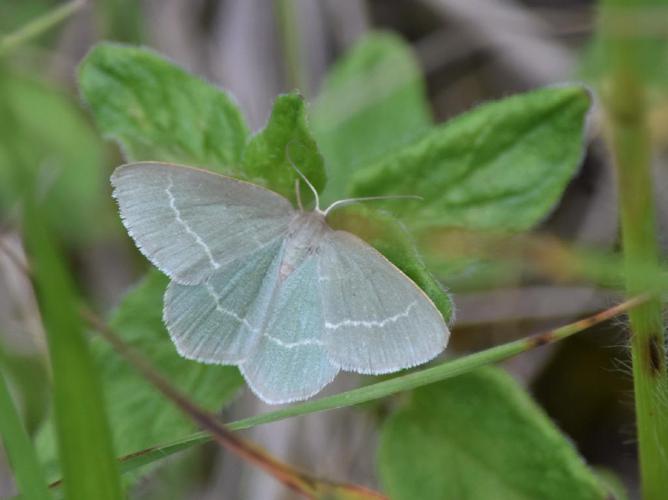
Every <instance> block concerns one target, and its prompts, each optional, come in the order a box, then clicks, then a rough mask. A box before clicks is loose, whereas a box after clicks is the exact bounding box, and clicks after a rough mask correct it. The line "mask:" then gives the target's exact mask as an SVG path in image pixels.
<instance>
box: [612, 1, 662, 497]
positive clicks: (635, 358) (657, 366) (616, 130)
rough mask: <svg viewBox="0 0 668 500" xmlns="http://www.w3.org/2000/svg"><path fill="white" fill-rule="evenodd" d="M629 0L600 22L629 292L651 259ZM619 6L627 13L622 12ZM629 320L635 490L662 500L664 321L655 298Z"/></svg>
mask: <svg viewBox="0 0 668 500" xmlns="http://www.w3.org/2000/svg"><path fill="white" fill-rule="evenodd" d="M633 4H634V2H629V1H626V0H624V1H619V0H616V1H614V2H612V1H609V2H607V4H606V3H604V6H607V7H608V9H607V10H604V11H603V17H602V24H601V27H602V33H603V35H604V37H605V39H606V42H607V49H608V54H609V60H610V63H611V68H610V70H611V72H612V73H611V75H612V78H611V81H610V86H609V88H608V89H607V92H604V93H603V97H604V104H605V106H606V111H607V115H608V117H609V120H608V122H609V128H610V141H611V149H612V154H613V160H614V164H615V168H616V171H617V177H618V184H619V187H618V191H619V204H620V213H621V230H622V248H623V253H624V268H625V275H626V290H627V294H628V295H629V296H632V295H635V294H637V293H641V292H642V291H645V290H648V289H650V288H651V283H650V282H649V280H648V278H647V276H649V275H650V274H651V269H653V268H656V266H658V264H659V252H658V244H657V236H656V224H655V208H654V192H653V189H652V178H651V144H650V133H649V127H648V116H647V102H646V99H647V97H646V88H645V84H644V80H643V75H642V70H641V69H640V68H639V66H638V63H639V61H641V60H643V58H644V56H645V55H647V54H648V52H646V51H647V50H651V49H649V48H648V47H647V46H646V45H642V44H640V43H639V40H637V39H635V38H633V37H631V36H628V34H625V33H627V32H626V30H625V29H624V26H623V24H625V23H626V19H627V18H626V16H625V15H624V14H632V13H633ZM624 8H626V10H628V11H629V12H623V10H624ZM630 19H632V16H631V17H630ZM630 22H632V21H630ZM626 27H627V28H630V27H631V26H626ZM628 33H630V32H628ZM658 63H659V61H657V64H658ZM629 319H630V326H631V358H632V362H633V385H634V394H635V408H636V421H637V433H638V451H639V456H640V478H641V488H642V492H643V498H645V499H647V500H659V499H663V498H665V494H666V478H668V401H667V398H668V391H667V388H668V380H667V378H666V353H665V334H664V328H665V325H664V322H663V315H662V310H661V302H660V300H659V298H658V297H655V298H653V299H652V300H649V301H648V302H647V303H645V304H643V305H642V306H640V307H638V308H636V309H635V310H633V311H631V312H630V314H629Z"/></svg>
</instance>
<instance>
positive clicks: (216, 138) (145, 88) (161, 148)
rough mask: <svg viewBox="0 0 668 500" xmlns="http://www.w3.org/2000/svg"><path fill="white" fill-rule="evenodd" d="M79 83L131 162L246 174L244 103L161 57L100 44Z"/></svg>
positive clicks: (103, 125)
mask: <svg viewBox="0 0 668 500" xmlns="http://www.w3.org/2000/svg"><path fill="white" fill-rule="evenodd" d="M79 86H80V89H81V93H82V95H83V97H84V99H85V101H86V102H87V103H88V105H89V106H90V109H91V110H92V112H93V115H94V117H95V121H96V123H97V125H98V127H99V128H100V129H101V130H102V132H103V133H104V134H105V135H106V136H107V137H110V138H112V139H115V140H117V141H118V142H120V144H121V146H122V147H123V149H124V150H125V153H126V154H127V156H128V158H129V159H131V160H134V161H137V160H162V161H170V162H176V163H185V164H188V165H196V166H201V167H209V168H211V169H212V170H217V171H219V172H222V173H229V174H234V173H236V172H237V171H238V167H239V165H240V160H241V153H242V150H243V148H244V146H245V144H246V139H247V136H248V128H247V126H246V124H245V122H244V119H243V117H242V116H241V113H240V112H239V110H238V108H237V106H236V105H235V104H234V102H233V101H232V99H230V97H229V96H228V95H227V94H226V93H225V92H223V91H222V90H219V89H217V88H215V87H213V86H212V85H209V84H208V83H205V82H204V81H203V80H200V79H199V78H196V77H194V76H193V75H190V74H189V73H187V72H186V71H184V70H183V69H181V68H179V67H178V66H175V65H174V64H172V63H170V62H168V61H166V60H165V59H163V58H162V57H159V56H158V55H156V54H154V53H153V52H151V51H148V50H145V49H139V48H134V47H126V46H122V45H115V44H109V43H103V44H100V45H97V46H96V47H95V48H94V49H93V50H92V51H91V52H90V53H89V54H88V56H86V59H85V60H84V61H83V63H82V64H81V67H80V74H79Z"/></svg>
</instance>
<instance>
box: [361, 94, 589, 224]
mask: <svg viewBox="0 0 668 500" xmlns="http://www.w3.org/2000/svg"><path fill="white" fill-rule="evenodd" d="M589 106H590V97H589V94H588V92H587V90H586V89H585V88H584V87H581V86H568V87H566V86H564V87H551V88H545V89H541V90H537V91H533V92H529V93H526V94H520V95H516V96H513V97H509V98H507V99H503V100H501V101H497V102H493V103H489V104H485V105H483V106H480V107H479V108H477V109H475V110H473V111H470V112H468V113H466V114H464V115H462V116H459V117H457V118H455V119H454V120H451V121H450V122H447V123H445V124H444V125H441V126H439V127H438V128H436V129H434V130H433V131H432V132H430V133H429V134H428V135H426V136H425V137H423V138H422V139H420V140H418V141H416V142H414V143H413V144H411V145H410V146H408V147H406V148H403V149H402V150H401V151H399V152H398V153H396V154H392V155H388V156H386V157H385V158H383V159H382V160H379V161H378V162H376V163H375V164H372V165H370V166H368V167H365V168H364V169H362V170H358V172H357V173H356V174H355V176H354V178H353V180H352V189H351V191H352V194H353V195H354V196H370V195H392V194H394V195H397V194H414V195H420V196H422V197H423V198H424V200H423V201H412V202H410V203H406V204H405V205H406V206H405V211H406V212H405V213H406V217H407V219H406V220H407V221H410V222H411V225H412V226H414V227H418V228H425V227H433V226H457V227H464V228H467V229H473V230H475V229H480V230H486V229H496V230H524V229H527V228H530V227H532V226H533V225H535V224H536V223H538V222H539V221H540V220H541V219H543V218H544V217H545V216H546V215H547V214H548V213H549V212H550V210H552V208H553V207H554V206H555V204H556V203H557V201H558V200H559V198H560V197H561V195H562V193H563V192H564V189H565V188H566V186H567V184H568V182H569V181H570V179H571V178H572V177H573V175H574V173H575V172H576V170H577V168H578V166H579V164H580V161H581V159H582V155H583V145H584V133H583V132H584V125H585V116H586V114H587V110H588V109H589Z"/></svg>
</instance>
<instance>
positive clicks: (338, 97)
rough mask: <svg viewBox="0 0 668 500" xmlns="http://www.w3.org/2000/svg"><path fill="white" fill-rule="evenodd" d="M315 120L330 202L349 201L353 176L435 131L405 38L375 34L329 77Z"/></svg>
mask: <svg viewBox="0 0 668 500" xmlns="http://www.w3.org/2000/svg"><path fill="white" fill-rule="evenodd" d="M311 118H312V121H313V130H314V133H315V137H316V140H317V141H318V145H319V146H320V149H321V151H322V153H323V156H324V157H325V160H326V162H327V174H328V178H329V182H328V185H327V190H326V191H325V198H326V199H327V200H328V201H333V200H335V199H340V198H343V197H344V195H345V194H346V190H347V189H346V188H347V186H348V182H349V178H350V176H351V175H352V174H353V172H354V171H355V170H356V169H357V168H359V167H361V166H363V165H365V164H367V163H369V162H371V161H373V160H376V159H378V158H379V157H381V156H383V155H384V154H386V153H388V152H390V151H393V150H395V149H397V148H398V147H400V146H402V145H404V144H407V143H409V142H410V141H412V140H414V139H415V138H416V137H417V136H418V135H420V134H421V133H423V132H425V131H426V130H427V129H429V127H431V124H432V120H431V116H430V114H429V108H428V104H427V99H426V95H425V85H424V82H423V79H422V73H421V71H420V68H419V66H418V63H417V60H416V58H415V56H414V55H413V54H412V53H411V50H410V48H409V47H408V45H407V44H406V43H405V42H404V41H403V40H401V38H399V37H397V36H395V35H393V34H390V33H372V34H370V35H367V36H366V37H364V38H363V39H362V40H361V41H360V42H358V43H357V44H356V45H355V46H354V47H353V48H352V50H350V51H349V52H348V53H347V54H345V55H344V57H343V58H341V59H340V60H339V61H338V62H337V63H336V65H335V66H334V68H333V69H332V70H331V71H330V73H329V74H328V75H327V78H326V80H325V82H324V85H323V88H322V91H321V92H320V95H319V96H318V98H317V100H316V102H315V103H314V105H313V108H312V113H311Z"/></svg>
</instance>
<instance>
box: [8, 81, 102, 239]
mask: <svg viewBox="0 0 668 500" xmlns="http://www.w3.org/2000/svg"><path fill="white" fill-rule="evenodd" d="M0 100H2V101H3V104H2V106H3V107H4V108H5V109H4V110H3V113H2V115H3V119H2V121H3V122H4V123H3V124H2V125H0V129H2V133H0V213H3V214H6V213H7V212H11V211H12V210H16V204H17V203H18V201H19V199H20V197H21V195H22V193H23V191H22V188H21V185H20V183H19V179H20V176H19V175H17V172H16V169H15V166H16V158H17V157H20V158H21V162H20V163H21V165H22V167H21V168H23V169H25V170H26V172H24V173H25V174H27V175H30V176H34V177H35V179H36V182H37V183H38V189H39V190H40V196H42V202H44V203H48V205H49V210H48V211H46V213H45V214H44V215H45V216H46V217H47V222H48V224H49V226H50V227H53V228H54V229H55V230H56V231H57V232H58V235H59V237H61V238H66V239H80V238H82V237H86V236H90V235H91V232H94V231H96V230H97V228H98V227H99V226H100V216H101V209H102V205H101V199H102V197H101V191H102V186H103V179H102V177H103V175H102V173H103V171H102V164H103V162H104V155H103V144H102V142H101V141H100V140H99V139H98V137H97V135H96V134H95V132H94V131H93V130H92V129H91V127H90V126H89V124H88V123H87V122H86V120H85V119H84V117H83V116H82V113H81V112H80V110H79V109H78V108H77V105H76V103H75V102H74V101H73V100H72V99H70V98H69V97H68V96H67V95H66V94H65V93H64V92H61V91H60V90H58V89H57V88H55V87H53V86H52V85H51V84H49V83H47V82H42V81H39V80H35V79H33V78H31V77H27V76H21V75H19V74H16V73H14V72H11V71H2V73H1V74H0Z"/></svg>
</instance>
